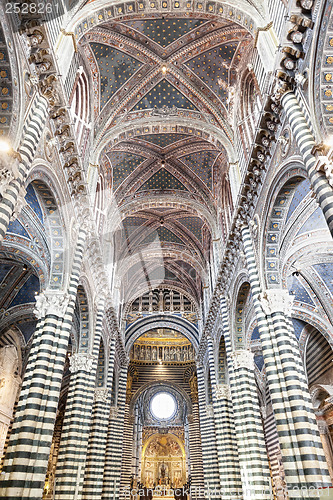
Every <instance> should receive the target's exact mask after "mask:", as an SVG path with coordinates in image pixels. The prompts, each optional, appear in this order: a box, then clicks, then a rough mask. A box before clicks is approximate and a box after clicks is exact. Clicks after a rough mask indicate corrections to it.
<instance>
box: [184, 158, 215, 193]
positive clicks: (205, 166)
mask: <svg viewBox="0 0 333 500" xmlns="http://www.w3.org/2000/svg"><path fill="white" fill-rule="evenodd" d="M218 154H219V152H218V151H199V152H198V153H192V154H190V155H187V156H183V157H182V158H181V161H182V162H183V163H185V165H186V166H187V167H189V168H190V169H191V170H193V172H194V173H195V174H197V176H198V177H199V179H200V180H201V181H202V182H203V183H204V184H206V186H207V187H208V188H209V189H211V188H212V165H213V163H214V160H215V158H216V157H217V156H218Z"/></svg>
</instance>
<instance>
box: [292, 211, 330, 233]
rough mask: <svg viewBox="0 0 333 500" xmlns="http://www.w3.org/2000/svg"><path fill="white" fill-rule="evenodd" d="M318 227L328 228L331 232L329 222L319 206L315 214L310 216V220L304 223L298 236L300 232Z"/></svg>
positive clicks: (307, 231)
mask: <svg viewBox="0 0 333 500" xmlns="http://www.w3.org/2000/svg"><path fill="white" fill-rule="evenodd" d="M316 229H326V230H327V231H328V232H329V229H328V227H327V222H326V220H325V217H324V214H323V211H322V209H321V208H320V207H318V208H317V210H315V211H314V212H313V214H312V215H311V216H310V217H309V218H308V220H307V221H306V222H305V223H304V224H303V226H302V227H301V229H300V230H299V231H298V233H297V236H298V235H300V234H304V233H309V232H310V231H315V230H316Z"/></svg>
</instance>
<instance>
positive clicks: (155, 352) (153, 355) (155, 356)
mask: <svg viewBox="0 0 333 500" xmlns="http://www.w3.org/2000/svg"><path fill="white" fill-rule="evenodd" d="M151 357H152V360H153V361H156V360H157V348H156V347H153V350H152V355H151Z"/></svg>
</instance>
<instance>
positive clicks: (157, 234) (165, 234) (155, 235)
mask: <svg viewBox="0 0 333 500" xmlns="http://www.w3.org/2000/svg"><path fill="white" fill-rule="evenodd" d="M154 241H167V242H169V243H179V244H180V245H184V242H183V241H182V240H181V239H180V238H178V236H176V235H175V234H174V233H173V232H172V231H170V230H169V229H168V228H166V227H158V228H157V229H156V231H152V232H151V233H150V234H149V235H148V236H147V237H146V238H145V239H144V240H143V241H142V242H141V245H149V244H150V243H153V242H154Z"/></svg>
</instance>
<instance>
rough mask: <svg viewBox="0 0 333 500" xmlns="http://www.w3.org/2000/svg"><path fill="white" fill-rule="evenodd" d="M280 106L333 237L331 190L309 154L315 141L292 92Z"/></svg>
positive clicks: (315, 160) (283, 99) (285, 95)
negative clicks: (286, 118)
mask: <svg viewBox="0 0 333 500" xmlns="http://www.w3.org/2000/svg"><path fill="white" fill-rule="evenodd" d="M281 104H282V106H283V108H284V110H285V112H286V114H287V117H288V120H289V123H290V127H291V130H292V132H293V135H294V137H295V139H296V143H297V145H298V147H299V149H300V151H301V153H302V155H303V160H304V166H305V168H306V171H307V174H308V177H309V180H310V183H311V187H312V189H313V191H314V193H315V194H316V197H317V200H318V203H319V205H320V207H321V209H322V211H323V213H324V216H325V219H326V222H327V224H328V227H329V230H330V232H331V234H332V236H333V189H332V187H331V186H330V185H329V183H328V179H327V177H326V175H325V174H323V173H322V172H318V171H317V170H316V163H317V159H316V157H315V156H313V154H311V151H312V148H313V146H314V145H315V140H314V138H313V135H312V133H311V130H310V128H309V126H308V123H307V120H306V118H305V116H304V113H303V111H302V109H301V107H300V105H299V103H298V100H297V97H296V96H295V94H294V92H292V91H289V92H286V93H285V94H283V96H282V98H281Z"/></svg>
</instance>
